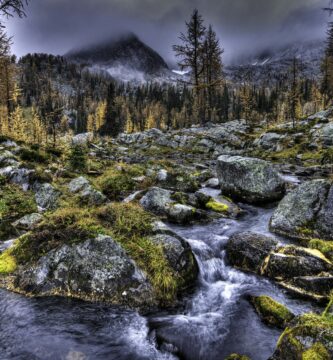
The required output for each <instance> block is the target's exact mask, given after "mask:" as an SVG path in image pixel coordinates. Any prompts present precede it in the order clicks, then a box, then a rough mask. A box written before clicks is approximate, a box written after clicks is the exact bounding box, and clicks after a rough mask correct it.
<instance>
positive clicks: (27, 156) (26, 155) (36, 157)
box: [19, 149, 49, 164]
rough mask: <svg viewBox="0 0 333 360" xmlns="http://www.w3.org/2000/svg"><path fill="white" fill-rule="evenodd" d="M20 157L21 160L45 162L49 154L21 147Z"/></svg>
mask: <svg viewBox="0 0 333 360" xmlns="http://www.w3.org/2000/svg"><path fill="white" fill-rule="evenodd" d="M19 155H20V157H21V159H22V160H23V161H28V162H36V163H40V164H43V163H44V164H45V163H47V162H48V161H49V156H48V155H47V154H46V153H43V152H41V151H39V150H38V151H36V150H29V149H22V150H21V151H20V154H19Z"/></svg>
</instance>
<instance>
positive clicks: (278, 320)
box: [250, 296, 295, 329]
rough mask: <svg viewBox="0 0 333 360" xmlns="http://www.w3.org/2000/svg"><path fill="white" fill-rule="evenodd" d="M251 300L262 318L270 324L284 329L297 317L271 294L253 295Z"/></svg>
mask: <svg viewBox="0 0 333 360" xmlns="http://www.w3.org/2000/svg"><path fill="white" fill-rule="evenodd" d="M250 300H251V303H252V305H253V306H254V308H255V310H256V312H257V313H258V315H259V316H260V318H261V319H262V320H263V321H264V322H265V323H266V324H268V325H271V326H275V327H278V328H281V329H284V328H285V327H286V326H287V325H288V323H290V321H291V320H293V318H294V317H295V315H294V314H293V313H292V312H291V311H289V310H288V309H287V308H286V307H285V306H284V305H282V304H280V303H278V302H277V301H275V300H273V299H272V298H271V297H269V296H252V297H251V298H250Z"/></svg>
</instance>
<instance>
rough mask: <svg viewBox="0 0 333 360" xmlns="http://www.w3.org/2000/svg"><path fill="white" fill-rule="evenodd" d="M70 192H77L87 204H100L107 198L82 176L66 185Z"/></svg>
mask: <svg viewBox="0 0 333 360" xmlns="http://www.w3.org/2000/svg"><path fill="white" fill-rule="evenodd" d="M68 190H69V191H70V192H71V193H74V194H77V193H78V194H79V197H80V200H81V201H82V202H83V203H84V204H87V205H95V206H98V205H102V204H104V203H106V202H107V201H108V200H107V198H106V196H105V195H103V194H102V193H101V192H100V191H98V190H96V189H94V188H93V187H92V186H91V185H90V182H89V181H88V180H87V179H86V178H85V177H83V176H81V177H78V178H76V179H74V180H72V181H71V182H70V183H69V185H68Z"/></svg>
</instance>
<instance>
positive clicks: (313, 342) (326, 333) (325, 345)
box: [270, 314, 333, 360]
mask: <svg viewBox="0 0 333 360" xmlns="http://www.w3.org/2000/svg"><path fill="white" fill-rule="evenodd" d="M332 358H333V325H332V320H331V318H329V317H328V316H326V315H325V314H324V315H323V316H320V315H314V314H305V315H302V316H299V317H297V318H295V319H294V320H293V321H292V322H291V324H290V325H289V326H288V328H287V329H286V330H285V331H284V333H283V334H282V335H281V337H280V339H279V342H278V344H277V348H276V350H275V352H274V354H273V356H272V357H271V359H270V360H289V359H290V360H294V359H295V360H296V359H305V360H306V359H309V360H310V359H321V360H329V359H332Z"/></svg>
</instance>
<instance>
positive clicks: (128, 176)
mask: <svg viewBox="0 0 333 360" xmlns="http://www.w3.org/2000/svg"><path fill="white" fill-rule="evenodd" d="M143 175H145V168H144V167H142V166H139V165H132V166H130V165H125V164H122V165H118V166H117V167H113V168H111V169H109V170H107V171H106V172H105V173H104V174H103V175H102V176H101V177H99V178H98V180H97V182H96V186H97V187H100V188H101V190H102V191H103V193H104V194H105V195H106V196H107V197H108V198H109V199H110V200H115V201H120V200H122V199H124V198H125V197H126V196H128V195H130V194H131V192H133V191H136V190H142V189H145V188H147V187H149V186H151V185H152V181H151V179H149V178H147V179H146V181H145V182H143V183H139V184H138V183H137V182H136V181H135V180H134V178H136V177H139V176H143Z"/></svg>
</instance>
